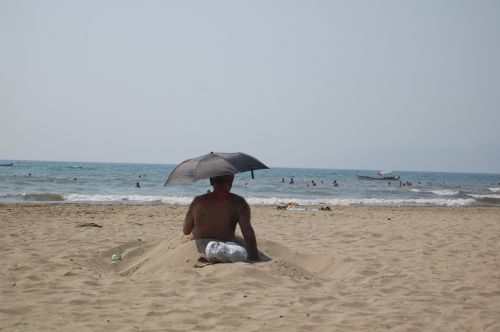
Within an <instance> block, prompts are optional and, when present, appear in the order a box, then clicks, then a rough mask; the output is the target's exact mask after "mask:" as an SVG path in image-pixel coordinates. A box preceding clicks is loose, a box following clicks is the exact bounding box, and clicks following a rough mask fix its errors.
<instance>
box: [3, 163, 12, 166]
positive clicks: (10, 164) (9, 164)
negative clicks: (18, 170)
mask: <svg viewBox="0 0 500 332" xmlns="http://www.w3.org/2000/svg"><path fill="white" fill-rule="evenodd" d="M13 165H14V163H8V164H0V166H13Z"/></svg>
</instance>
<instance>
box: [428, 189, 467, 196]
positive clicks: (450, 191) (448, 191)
mask: <svg viewBox="0 0 500 332" xmlns="http://www.w3.org/2000/svg"><path fill="white" fill-rule="evenodd" d="M429 192H431V193H433V194H435V195H438V196H455V195H458V194H459V193H460V191H459V190H456V189H441V190H431V191H429Z"/></svg>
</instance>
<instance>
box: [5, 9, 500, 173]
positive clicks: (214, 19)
mask: <svg viewBox="0 0 500 332" xmlns="http://www.w3.org/2000/svg"><path fill="white" fill-rule="evenodd" d="M0 48H1V49H0V115H1V120H0V133H1V137H2V139H1V140H0V159H31V160H72V161H116V162H140V163H149V162H153V163H172V164H175V163H178V162H181V161H183V160H184V159H187V158H189V157H193V156H196V155H200V154H204V153H208V152H210V151H225V152H236V151H242V152H246V153H249V154H252V155H254V156H255V157H257V158H259V159H260V160H262V161H263V162H265V163H267V164H268V165H270V166H289V167H315V168H354V169H367V168H368V169H382V168H389V169H399V170H436V171H438V170H448V171H479V172H495V173H500V129H499V127H500V1H481V0H479V1H473V0H471V1H455V0H453V1H437V0H431V1H420V0H419V1H401V0H394V1H368V0H367V1H305V0H303V1H289V0H286V1H272V0H270V1H233V0H231V1H166V0H165V1H124V0H119V1H88V0H85V1H67V0H61V1H38V0H33V1H23V0H11V1H7V0H0Z"/></svg>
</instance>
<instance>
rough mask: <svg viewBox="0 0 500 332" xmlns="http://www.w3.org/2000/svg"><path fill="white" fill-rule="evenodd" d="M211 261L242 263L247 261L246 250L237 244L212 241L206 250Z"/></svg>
mask: <svg viewBox="0 0 500 332" xmlns="http://www.w3.org/2000/svg"><path fill="white" fill-rule="evenodd" d="M205 254H206V256H207V259H208V260H209V261H218V262H222V263H226V262H231V263H234V262H241V261H245V260H246V259H247V251H246V250H245V248H243V247H242V246H240V245H239V244H237V243H235V242H219V241H210V242H208V244H207V247H206V249H205Z"/></svg>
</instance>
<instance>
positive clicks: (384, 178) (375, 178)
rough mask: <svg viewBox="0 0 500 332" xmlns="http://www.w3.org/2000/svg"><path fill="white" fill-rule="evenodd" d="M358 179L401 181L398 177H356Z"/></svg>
mask: <svg viewBox="0 0 500 332" xmlns="http://www.w3.org/2000/svg"><path fill="white" fill-rule="evenodd" d="M356 177H357V178H358V179H360V180H384V181H399V175H398V176H376V177H374V176H365V175H356Z"/></svg>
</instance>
